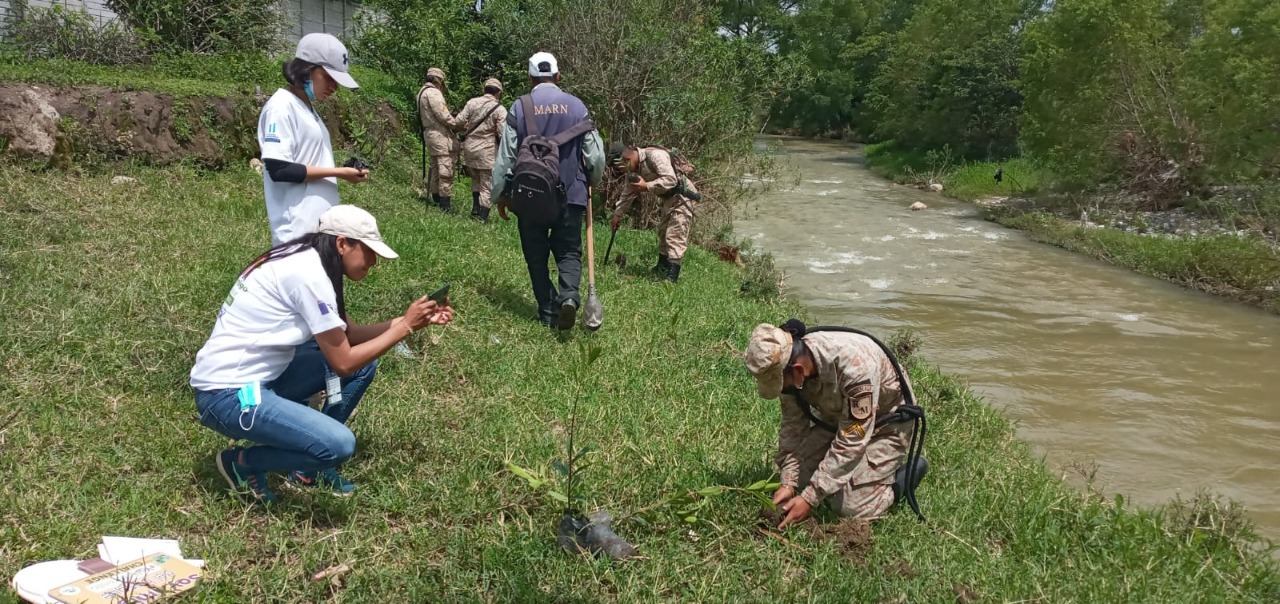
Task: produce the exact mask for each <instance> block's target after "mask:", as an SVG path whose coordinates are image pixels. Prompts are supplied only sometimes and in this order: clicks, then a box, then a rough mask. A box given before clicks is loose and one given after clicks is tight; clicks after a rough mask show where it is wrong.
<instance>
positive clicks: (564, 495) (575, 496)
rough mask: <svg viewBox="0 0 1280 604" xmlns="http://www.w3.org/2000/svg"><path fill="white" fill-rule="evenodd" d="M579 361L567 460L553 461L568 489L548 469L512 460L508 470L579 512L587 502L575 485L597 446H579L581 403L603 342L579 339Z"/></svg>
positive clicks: (570, 420) (570, 411)
mask: <svg viewBox="0 0 1280 604" xmlns="http://www.w3.org/2000/svg"><path fill="white" fill-rule="evenodd" d="M578 352H579V362H578V363H577V364H576V365H575V371H574V372H573V373H574V374H575V377H576V379H575V380H574V382H575V383H576V384H577V390H576V392H575V393H574V396H573V403H572V405H571V406H570V410H569V422H568V424H569V427H568V429H567V430H566V431H565V436H566V442H565V449H564V453H565V454H564V459H556V460H552V462H551V467H552V469H554V470H555V472H556V473H557V474H559V475H560V477H561V478H562V479H563V481H564V482H563V484H564V488H563V490H561V488H560V487H559V486H558V484H557V482H556V481H553V480H552V479H550V478H549V477H547V475H546V473H545V472H541V471H537V470H533V469H530V468H525V467H521V466H519V465H516V464H515V463H514V462H512V461H510V460H508V461H507V463H506V465H507V471H509V472H511V473H512V474H515V475H516V476H517V477H519V478H521V479H523V480H524V481H525V482H527V483H528V484H529V487H530V488H532V489H533V490H535V491H538V490H541V489H543V488H545V489H546V494H547V496H548V497H550V498H552V499H554V500H556V501H558V502H560V503H562V504H564V505H565V508H566V511H567V512H576V511H577V510H579V509H581V506H583V505H585V497H584V496H583V494H582V490H581V489H577V492H576V493H575V489H574V487H575V486H576V485H577V483H578V481H579V479H580V476H581V474H582V472H584V471H586V469H587V468H589V467H591V464H589V463H584V462H583V459H584V458H585V457H586V456H587V455H588V454H590V453H591V452H592V451H593V449H592V448H591V447H575V445H574V442H573V441H574V436H575V432H576V429H577V424H578V403H579V402H581V400H582V398H583V396H584V393H583V391H584V389H585V385H584V384H585V382H586V380H587V379H588V377H589V376H590V375H591V371H590V368H591V366H592V365H593V364H595V362H596V360H598V359H599V358H600V354H601V352H602V349H601V348H600V346H599V345H597V344H595V343H594V342H591V341H590V340H589V339H582V340H579V341H578Z"/></svg>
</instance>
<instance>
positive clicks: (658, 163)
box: [609, 142, 699, 283]
mask: <svg viewBox="0 0 1280 604" xmlns="http://www.w3.org/2000/svg"><path fill="white" fill-rule="evenodd" d="M609 161H610V162H612V163H613V165H615V166H617V167H619V168H621V169H622V170H624V171H625V172H627V173H628V175H638V177H639V178H638V179H636V178H634V177H632V178H633V179H632V180H630V181H629V182H628V183H627V184H626V185H624V188H623V190H622V197H621V198H620V199H619V200H618V206H617V208H615V209H614V212H613V220H612V221H611V222H610V225H611V226H612V227H613V230H615V231H616V230H618V227H619V226H621V225H622V217H623V216H625V215H626V214H627V210H629V209H631V204H632V203H634V202H635V200H636V199H637V198H639V197H640V196H641V195H643V194H645V193H653V194H654V195H657V196H658V198H660V199H662V208H661V210H660V212H661V219H660V220H659V222H658V264H657V266H654V267H653V270H654V271H657V272H658V274H661V275H664V276H665V277H666V278H667V280H669V281H671V282H672V283H675V282H676V281H678V280H679V279H680V267H681V265H682V264H683V262H684V253H685V251H686V250H688V249H689V234H690V231H691V229H692V227H693V206H694V203H695V202H696V201H697V199H699V197H698V188H697V187H695V186H694V185H693V182H691V181H690V180H689V179H688V178H687V177H686V176H685V175H684V174H681V173H679V172H678V171H677V170H676V169H675V167H674V166H673V165H672V161H671V153H670V152H668V151H667V150H666V149H663V148H661V147H638V148H637V147H631V146H627V145H624V144H622V143H617V142H615V143H614V144H613V145H612V146H611V147H610V149H609Z"/></svg>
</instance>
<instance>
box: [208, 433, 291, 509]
mask: <svg viewBox="0 0 1280 604" xmlns="http://www.w3.org/2000/svg"><path fill="white" fill-rule="evenodd" d="M239 456H240V449H239V448H237V447H233V448H230V449H226V450H223V451H222V452H220V453H218V458H217V462H218V473H219V474H222V477H223V478H225V479H226V480H227V484H229V485H231V490H232V491H235V492H236V494H244V493H248V494H249V495H252V496H253V499H254V500H255V501H257V502H258V503H265V504H271V503H275V502H276V501H277V499H276V494H275V493H272V492H271V489H270V488H268V487H267V474H266V472H252V471H250V470H249V469H248V468H246V467H244V466H242V465H240V464H238V463H236V459H237V458H238V457H239Z"/></svg>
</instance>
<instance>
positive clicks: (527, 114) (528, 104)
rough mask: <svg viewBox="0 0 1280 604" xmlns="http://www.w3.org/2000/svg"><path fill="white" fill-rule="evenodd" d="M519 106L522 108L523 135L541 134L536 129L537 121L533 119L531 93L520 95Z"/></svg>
mask: <svg viewBox="0 0 1280 604" xmlns="http://www.w3.org/2000/svg"><path fill="white" fill-rule="evenodd" d="M520 107H521V108H522V109H523V110H524V135H525V136H538V135H540V134H542V131H541V130H538V122H536V121H534V119H533V93H532V92H530V93H529V94H526V95H524V96H522V97H520Z"/></svg>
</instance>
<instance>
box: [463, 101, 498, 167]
mask: <svg viewBox="0 0 1280 604" xmlns="http://www.w3.org/2000/svg"><path fill="white" fill-rule="evenodd" d="M490 109H493V113H489V110H490ZM486 114H488V117H485V115H486ZM482 118H483V119H484V122H483V123H479V122H480V120H481V119H482ZM505 121H507V110H506V108H504V107H503V106H502V103H500V102H498V99H495V98H493V97H492V96H490V95H487V94H486V95H483V96H478V97H476V98H474V99H471V100H470V101H467V104H466V106H464V107H463V108H462V111H461V112H460V113H458V117H457V118H456V119H455V120H454V122H455V127H456V128H457V129H458V132H460V133H463V134H466V132H467V130H471V129H472V128H475V130H473V131H472V132H471V134H467V140H465V141H462V157H463V159H465V160H466V162H467V166H469V167H472V168H475V169H477V170H492V169H493V159H494V157H496V156H497V155H498V137H499V136H501V135H502V124H503V122H505Z"/></svg>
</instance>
